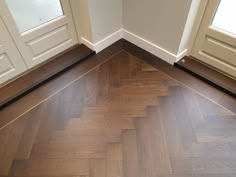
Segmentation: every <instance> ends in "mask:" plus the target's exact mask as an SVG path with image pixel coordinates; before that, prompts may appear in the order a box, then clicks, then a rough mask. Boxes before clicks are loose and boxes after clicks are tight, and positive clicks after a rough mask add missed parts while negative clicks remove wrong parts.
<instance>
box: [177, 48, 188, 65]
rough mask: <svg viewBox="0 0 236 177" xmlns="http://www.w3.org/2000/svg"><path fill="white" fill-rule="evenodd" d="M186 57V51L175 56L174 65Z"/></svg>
mask: <svg viewBox="0 0 236 177" xmlns="http://www.w3.org/2000/svg"><path fill="white" fill-rule="evenodd" d="M186 55H188V49H185V50H184V51H182V52H180V53H179V54H178V55H177V56H176V60H175V63H176V62H178V61H179V60H181V59H182V58H183V57H184V56H186Z"/></svg>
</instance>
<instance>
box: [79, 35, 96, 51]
mask: <svg viewBox="0 0 236 177" xmlns="http://www.w3.org/2000/svg"><path fill="white" fill-rule="evenodd" d="M80 41H81V43H82V44H84V45H86V46H87V47H88V48H90V49H91V50H94V44H93V43H92V42H90V41H89V40H88V39H86V38H84V37H81V38H80Z"/></svg>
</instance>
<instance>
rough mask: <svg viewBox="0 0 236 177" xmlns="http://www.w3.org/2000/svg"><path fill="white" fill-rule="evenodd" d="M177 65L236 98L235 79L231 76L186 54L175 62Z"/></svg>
mask: <svg viewBox="0 0 236 177" xmlns="http://www.w3.org/2000/svg"><path fill="white" fill-rule="evenodd" d="M175 66H176V67H178V68H180V69H182V70H184V71H186V72H188V73H190V74H192V75H194V76H196V77H198V78H199V79H201V80H203V81H206V82H207V83H209V84H210V85H212V86H214V87H216V88H218V89H220V90H222V91H224V92H225V93H227V94H229V95H231V96H233V97H235V98H236V80H235V79H233V78H230V77H228V76H226V75H224V74H222V73H220V72H218V71H216V70H214V69H212V68H210V67H208V66H206V65H204V64H202V63H200V62H198V61H197V60H196V59H194V58H192V57H188V56H185V57H184V58H183V59H182V60H180V61H178V62H177V63H175Z"/></svg>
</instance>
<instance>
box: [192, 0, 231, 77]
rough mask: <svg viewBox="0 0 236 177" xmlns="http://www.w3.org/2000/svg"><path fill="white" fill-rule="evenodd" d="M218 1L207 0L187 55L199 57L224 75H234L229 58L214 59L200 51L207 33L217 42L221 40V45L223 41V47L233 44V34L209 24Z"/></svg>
mask: <svg viewBox="0 0 236 177" xmlns="http://www.w3.org/2000/svg"><path fill="white" fill-rule="evenodd" d="M220 2H221V0H215V1H209V0H207V3H206V6H205V9H204V13H203V15H202V17H201V18H202V19H201V22H200V23H199V26H198V30H197V33H196V36H195V39H194V41H193V43H192V46H191V48H190V53H189V55H192V56H193V57H196V58H197V59H199V60H200V61H202V62H204V63H205V62H206V64H207V65H209V66H211V67H213V68H215V69H217V70H218V71H219V72H223V73H224V74H226V75H230V76H234V75H235V69H234V67H233V66H231V65H230V64H229V63H227V60H229V58H228V59H227V58H226V59H227V60H226V61H220V60H216V59H214V57H207V56H206V55H205V54H204V53H203V52H201V49H203V48H204V46H205V45H204V46H202V44H201V43H202V42H203V41H204V40H205V37H206V36H205V35H207V34H208V35H209V34H211V35H210V36H212V37H213V38H214V37H215V39H218V40H219V42H220V41H222V45H223V43H225V44H224V47H225V48H227V45H230V44H231V43H234V45H235V39H233V38H232V37H235V35H231V34H230V33H227V32H224V30H221V29H217V28H215V27H212V26H211V22H212V20H213V19H214V14H215V13H216V11H217V9H218V6H219V3H220ZM209 23H210V24H209ZM209 25H210V26H209ZM230 36H232V37H230ZM204 44H205V43H204ZM222 47H223V46H222ZM222 49H223V48H222ZM219 54H220V53H219ZM220 68H221V69H220Z"/></svg>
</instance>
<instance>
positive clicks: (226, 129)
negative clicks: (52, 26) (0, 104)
mask: <svg viewBox="0 0 236 177" xmlns="http://www.w3.org/2000/svg"><path fill="white" fill-rule="evenodd" d="M126 62H127V65H125V63H126ZM113 71H114V72H113ZM54 88H55V86H54ZM12 109H13V107H12V108H11V110H12ZM0 115H1V116H2V115H4V116H6V113H0ZM10 116H12V114H10ZM235 126H236V115H235V113H233V112H231V111H229V110H227V109H225V108H224V107H222V106H220V105H218V104H215V103H214V102H212V101H210V100H208V99H206V98H205V97H203V96H201V95H199V94H198V93H196V92H194V91H193V90H190V89H189V88H186V87H185V86H183V85H181V84H180V83H179V82H177V81H175V80H174V79H172V78H170V77H169V76H168V75H166V74H164V73H162V72H161V71H160V70H158V69H156V68H154V67H152V66H150V65H148V64H146V63H144V62H143V61H142V60H140V59H139V58H137V57H135V56H133V55H132V54H130V53H129V52H126V51H124V50H119V52H117V53H116V54H115V55H114V56H113V57H111V58H108V60H107V61H105V62H104V63H102V64H100V65H98V66H97V67H96V68H94V69H93V70H91V71H90V72H87V73H86V74H85V75H84V76H83V77H81V78H80V79H78V80H76V81H75V82H73V83H71V84H70V85H68V86H67V87H66V88H64V89H62V90H61V91H60V92H58V93H57V94H55V95H54V96H52V97H51V98H50V99H48V100H45V101H44V102H43V103H42V104H40V105H38V106H36V107H35V108H33V109H32V110H30V111H29V112H27V113H26V114H24V115H22V116H21V117H19V118H18V119H17V120H16V121H14V122H13V123H11V124H9V125H8V126H6V127H4V128H2V129H1V130H0V142H1V143H0V175H2V176H4V177H16V176H21V177H36V176H38V177H39V176H40V177H49V176H52V177H72V176H78V177H106V176H107V177H221V176H224V177H225V176H226V177H233V176H236V170H235V169H236V168H235V167H236V163H235V162H236V143H235V142H236V131H235ZM2 176H1V177H2Z"/></svg>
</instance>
